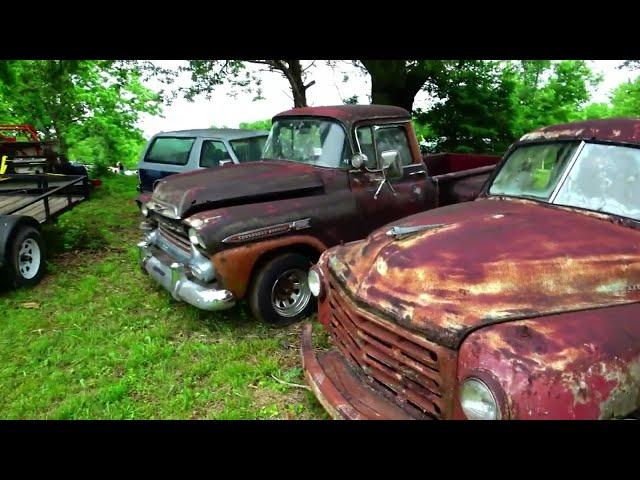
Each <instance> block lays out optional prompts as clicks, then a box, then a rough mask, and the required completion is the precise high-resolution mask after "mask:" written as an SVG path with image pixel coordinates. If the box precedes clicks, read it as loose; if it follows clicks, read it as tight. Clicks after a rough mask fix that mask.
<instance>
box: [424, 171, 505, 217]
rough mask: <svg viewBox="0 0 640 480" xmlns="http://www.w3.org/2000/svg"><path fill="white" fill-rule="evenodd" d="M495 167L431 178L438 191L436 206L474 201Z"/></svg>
mask: <svg viewBox="0 0 640 480" xmlns="http://www.w3.org/2000/svg"><path fill="white" fill-rule="evenodd" d="M494 168H495V165H487V166H485V167H478V168H472V169H469V170H462V171H459V172H452V173H445V174H444V175H436V176H435V177H432V179H433V181H434V182H435V184H436V188H437V191H438V206H439V207H444V206H445V205H451V204H454V203H460V202H469V201H471V200H475V198H476V197H477V196H478V194H479V193H480V191H481V190H482V187H483V185H484V183H485V182H486V181H487V179H488V178H489V176H490V175H491V173H492V172H493V170H494Z"/></svg>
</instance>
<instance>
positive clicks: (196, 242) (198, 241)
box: [189, 228, 207, 249]
mask: <svg viewBox="0 0 640 480" xmlns="http://www.w3.org/2000/svg"><path fill="white" fill-rule="evenodd" d="M189 241H190V242H191V244H192V245H193V246H194V247H201V248H205V249H206V248H207V247H206V245H205V244H204V241H203V240H202V237H200V235H198V232H196V229H195V228H190V229H189Z"/></svg>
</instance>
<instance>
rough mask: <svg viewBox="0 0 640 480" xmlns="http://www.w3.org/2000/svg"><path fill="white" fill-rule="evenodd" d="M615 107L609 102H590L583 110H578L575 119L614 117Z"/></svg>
mask: <svg viewBox="0 0 640 480" xmlns="http://www.w3.org/2000/svg"><path fill="white" fill-rule="evenodd" d="M614 116H615V115H614V114H613V109H612V108H611V105H609V104H608V103H590V104H589V105H587V106H585V107H584V108H583V109H582V110H581V111H579V112H576V115H575V117H574V118H573V120H593V119H598V118H611V117H614Z"/></svg>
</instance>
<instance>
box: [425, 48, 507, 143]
mask: <svg viewBox="0 0 640 480" xmlns="http://www.w3.org/2000/svg"><path fill="white" fill-rule="evenodd" d="M514 88H515V81H514V78H513V74H512V72H511V71H510V70H508V69H501V68H500V64H499V62H490V61H478V60H461V61H458V62H447V64H446V65H445V67H444V71H443V72H442V75H440V76H438V78H436V79H435V80H434V81H433V83H432V84H431V85H428V86H427V89H428V91H429V92H430V93H431V94H432V95H433V96H435V97H436V98H438V99H440V102H438V103H436V104H435V105H434V106H433V107H432V108H431V109H429V110H428V111H426V112H417V117H418V119H419V120H420V122H421V123H423V124H428V125H429V126H430V129H431V132H433V133H432V134H431V135H430V137H431V138H429V137H427V138H428V139H430V140H433V141H435V142H436V143H437V149H438V150H440V151H457V152H487V151H488V152H501V151H503V150H504V149H505V148H506V146H507V145H509V143H511V140H512V139H511V129H510V121H511V119H512V118H513V116H514V112H513V104H512V95H513V93H514Z"/></svg>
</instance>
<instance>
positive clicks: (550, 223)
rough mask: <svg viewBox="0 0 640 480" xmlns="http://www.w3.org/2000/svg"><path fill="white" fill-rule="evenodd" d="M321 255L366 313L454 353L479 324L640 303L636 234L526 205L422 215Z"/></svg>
mask: <svg viewBox="0 0 640 480" xmlns="http://www.w3.org/2000/svg"><path fill="white" fill-rule="evenodd" d="M393 225H402V226H412V225H413V226H415V225H434V227H433V228H431V229H429V230H424V231H422V232H418V233H415V234H412V235H408V236H406V237H404V238H400V239H395V238H392V237H390V236H388V235H387V234H386V232H387V231H388V230H389V229H390V227H391V226H393ZM325 257H326V258H325V260H324V261H327V262H328V264H329V268H330V269H331V270H332V272H333V273H334V275H335V276H336V277H338V279H339V280H340V281H341V283H342V284H343V285H345V287H346V288H347V291H348V292H349V293H350V294H351V296H352V297H354V298H355V300H356V301H358V302H359V303H360V304H361V305H363V306H364V307H365V308H371V309H373V310H375V311H377V312H379V313H381V314H383V315H384V316H386V317H388V318H391V319H393V320H394V321H396V322H397V323H398V324H400V325H402V326H404V327H406V328H409V329H412V330H415V331H419V332H422V333H423V334H425V336H426V337H427V338H429V339H430V340H432V341H436V342H438V343H440V344H441V345H445V346H448V347H451V348H457V347H458V346H459V345H460V343H461V342H462V340H463V339H464V337H465V336H466V335H467V334H468V333H469V332H471V331H473V330H475V329H477V328H480V327H482V326H484V325H489V324H493V323H499V322H505V321H509V320H516V319H522V318H531V317H537V316H541V315H547V314H552V313H558V312H567V311H576V310H581V309H592V308H599V307H604V306H609V305H616V304H624V303H630V302H637V301H639V300H640V295H639V294H640V231H638V230H635V229H633V228H629V227H624V226H621V225H618V224H616V223H614V222H612V221H611V220H610V219H608V217H604V216H600V215H596V214H586V213H584V212H578V211H574V210H570V209H565V208H558V207H551V206H543V205H540V204H537V203H536V202H530V201H525V200H522V201H521V200H506V199H496V198H486V199H480V200H476V201H475V202H467V203H461V204H457V205H452V206H448V207H444V208H439V209H436V210H431V211H429V212H424V213H420V214H417V215H413V216H411V217H407V218H406V219H403V220H401V221H398V222H395V223H394V224H390V225H387V226H386V227H382V228H381V229H379V230H377V231H375V232H374V233H372V234H371V235H370V236H369V237H368V238H367V239H366V240H364V241H361V242H354V243H351V244H346V245H343V246H340V247H336V248H335V249H332V250H330V251H329V252H328V253H327V255H325Z"/></svg>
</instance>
